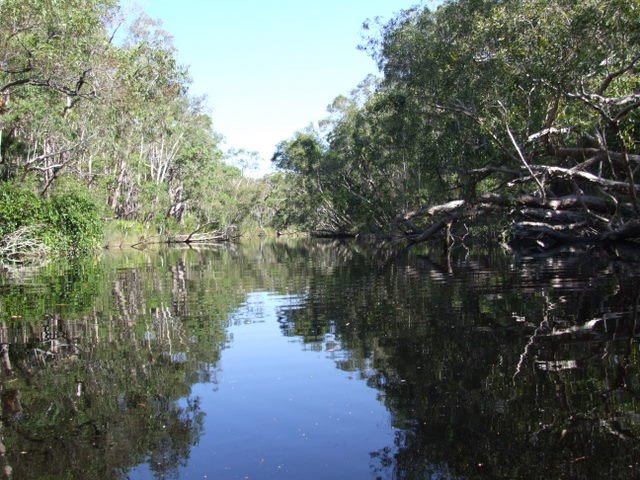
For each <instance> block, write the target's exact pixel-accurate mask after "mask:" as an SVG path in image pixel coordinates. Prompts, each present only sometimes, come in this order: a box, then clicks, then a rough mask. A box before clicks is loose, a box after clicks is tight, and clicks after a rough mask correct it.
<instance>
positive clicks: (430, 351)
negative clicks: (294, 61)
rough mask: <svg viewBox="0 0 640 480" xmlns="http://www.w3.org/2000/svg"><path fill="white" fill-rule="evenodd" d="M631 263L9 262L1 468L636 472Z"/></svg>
mask: <svg viewBox="0 0 640 480" xmlns="http://www.w3.org/2000/svg"><path fill="white" fill-rule="evenodd" d="M633 255H634V254H633V253H632V254H631V255H627V254H625V255H624V256H622V257H619V258H618V259H616V260H612V259H611V256H610V255H604V254H602V252H599V251H595V250H594V251H591V252H588V253H587V254H586V255H584V254H580V255H575V254H574V255H567V254H560V255H558V256H554V257H549V258H538V259H532V258H514V257H513V256H511V255H508V254H506V253H505V252H501V251H478V252H464V251H462V252H456V253H455V254H454V255H452V256H450V257H448V258H446V257H445V258H443V257H441V256H440V255H438V254H429V252H427V251H413V252H411V253H409V254H407V253H406V252H405V253H398V252H392V251H388V250H384V251H373V250H372V249H370V248H368V247H366V246H365V245H363V244H357V243H342V242H316V241H296V242H270V241H266V242H249V243H246V244H242V245H228V246H226V245H225V246H220V247H217V248H213V249H208V250H177V249H166V250H161V251H154V252H136V251H126V252H105V253H104V254H103V255H102V256H101V257H100V258H98V259H84V260H75V261H70V262H68V263H66V264H52V265H50V266H48V267H46V268H44V269H41V270H38V271H32V272H28V271H27V272H25V271H5V272H4V273H2V274H0V342H2V345H3V350H2V353H1V354H0V360H2V362H1V363H2V374H1V375H2V376H1V383H0V385H1V386H0V397H1V405H2V425H1V426H0V440H1V441H2V444H1V445H0V467H1V468H4V470H0V472H4V475H5V478H9V477H10V478H15V479H17V478H30V479H31V478H69V479H75V478H78V479H80V478H82V479H86V478H95V479H112V478H114V479H119V478H122V479H125V478H129V479H132V480H133V479H155V478H180V479H182V478H184V479H205V478H206V479H245V478H250V479H271V478H274V479H301V478H304V479H316V478H317V479H326V478H345V479H360V478H362V479H369V478H371V479H376V478H380V479H391V478H396V479H423V478H424V479H460V478H470V479H471V478H474V479H475V478H478V479H479V478H482V479H485V478H487V479H488V478H634V477H638V476H640V351H639V348H638V338H639V335H640V323H638V307H639V302H640V282H639V280H640V264H639V263H637V261H633V260H634V258H633ZM0 475H1V473H0Z"/></svg>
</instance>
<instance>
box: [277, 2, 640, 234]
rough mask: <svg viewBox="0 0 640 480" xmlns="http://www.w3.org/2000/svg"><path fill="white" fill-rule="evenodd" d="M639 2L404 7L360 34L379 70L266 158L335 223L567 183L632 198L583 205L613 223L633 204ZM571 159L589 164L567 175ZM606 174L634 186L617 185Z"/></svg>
mask: <svg viewBox="0 0 640 480" xmlns="http://www.w3.org/2000/svg"><path fill="white" fill-rule="evenodd" d="M638 11H640V4H639V3H638V1H637V0H633V1H608V0H588V1H585V2H577V3H576V2H569V1H564V0H553V1H548V0H532V1H527V2H521V1H517V0H506V1H502V0H501V1H497V0H458V1H449V2H446V3H444V4H443V5H442V6H440V7H439V8H438V9H437V10H435V11H430V10H429V9H428V8H424V7H416V8H412V9H409V10H406V11H403V12H401V13H400V14H398V15H397V16H396V17H395V18H393V19H392V20H391V21H389V22H388V23H386V24H383V25H378V30H377V31H374V32H373V33H372V34H371V37H370V39H369V41H368V43H367V44H366V45H365V46H364V47H363V48H364V49H366V50H368V51H369V53H370V54H371V55H372V56H373V57H374V58H375V59H376V60H377V61H378V64H379V66H380V69H381V71H382V73H383V74H384V77H383V78H382V79H381V80H380V82H378V83H375V82H372V81H371V80H368V81H366V82H364V83H363V84H362V85H361V86H359V88H358V89H356V90H355V91H354V92H353V93H352V95H351V96H350V97H349V98H346V97H338V98H337V99H336V100H335V101H334V103H333V104H332V105H331V106H330V107H329V113H330V114H331V115H330V117H329V118H328V119H327V120H326V121H324V122H322V127H323V129H324V130H323V131H322V132H299V133H297V134H296V135H295V136H294V137H293V138H292V139H290V140H288V141H286V142H283V143H282V144H281V145H280V147H279V149H278V151H277V152H276V155H275V156H274V162H275V164H276V166H278V167H280V168H282V169H285V170H287V171H289V172H293V173H295V174H296V175H298V176H300V177H301V180H299V184H300V185H301V186H302V188H303V191H304V193H305V195H306V197H307V201H308V202H309V203H310V204H311V205H313V207H312V210H313V211H317V212H319V215H320V218H318V219H315V220H314V222H313V223H314V224H315V225H316V226H321V225H322V224H324V225H325V226H326V228H328V229H330V230H334V231H340V230H352V231H363V230H364V231H372V230H373V231H381V230H382V231H384V230H388V229H395V228H402V229H409V231H416V230H418V231H419V229H418V227H417V226H416V225H415V224H402V225H397V224H395V221H396V219H397V218H398V216H400V217H402V218H406V217H410V216H411V212H412V211H415V210H416V209H417V208H418V207H421V206H423V205H425V204H426V205H427V206H428V205H430V204H437V203H438V202H440V203H443V202H447V201H449V200H453V199H461V200H465V201H470V202H473V201H474V200H475V199H476V198H477V197H478V196H479V195H481V194H483V193H499V194H501V195H518V194H531V195H536V196H538V197H542V198H546V197H549V198H554V197H560V196H562V195H567V194H569V193H572V194H573V193H575V192H578V194H580V195H582V194H586V195H597V196H598V198H599V200H600V201H602V202H610V201H611V199H612V198H614V203H615V204H616V205H619V206H622V205H626V207H625V208H627V212H631V211H633V212H635V213H633V214H632V215H629V214H628V213H626V214H625V213H624V212H623V210H624V208H623V209H619V210H618V211H617V212H616V213H615V214H613V215H610V216H609V217H600V219H596V218H595V217H594V216H593V215H592V212H590V211H589V210H588V209H583V211H582V212H581V215H583V216H585V218H586V219H587V220H588V222H587V221H585V222H584V224H585V225H589V227H590V228H594V229H596V230H600V231H607V230H609V229H611V228H615V226H616V225H619V224H624V223H626V222H628V221H630V220H633V219H634V218H636V217H637V212H638V211H639V208H638V201H637V191H638V187H637V186H635V187H634V186H632V185H633V184H634V182H635V180H634V177H635V173H634V171H635V168H636V167H637V164H638V158H640V157H638V154H639V153H640V149H639V145H640V141H639V140H638V132H639V129H638V122H639V121H640V115H639V113H638V112H639V111H640V108H639V107H640V99H639V98H638V94H637V85H638V81H639V78H640V77H639V76H638V75H639V72H638V65H639V62H640V40H639V39H640V37H639V35H640V22H639V21H638V18H639V17H638ZM366 26H367V28H372V27H373V25H372V24H367V25H366ZM553 167H559V168H562V169H564V170H562V172H566V171H567V170H571V169H574V170H571V172H570V173H569V174H566V173H562V174H560V173H558V172H560V171H553V170H552V169H551V170H550V168H553ZM578 170H579V171H580V172H584V173H585V175H583V176H581V177H580V178H578V179H575V178H573V177H572V178H568V177H571V176H572V175H574V174H575V172H576V171H578ZM549 172H551V173H549ZM552 174H553V175H552ZM590 175H591V176H590ZM593 175H595V176H596V177H599V178H598V179H596V180H594V177H593ZM534 180H535V181H534ZM609 180H611V181H619V182H622V183H623V184H624V183H626V184H628V185H630V187H629V189H628V191H627V192H624V191H623V188H622V187H621V188H619V189H618V190H617V191H612V189H611V188H609V187H610V185H611V184H610V183H607V182H608V181H609ZM603 185H604V189H606V190H607V191H606V192H604V191H602V190H603V188H602V187H603Z"/></svg>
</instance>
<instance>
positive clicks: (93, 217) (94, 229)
mask: <svg viewBox="0 0 640 480" xmlns="http://www.w3.org/2000/svg"><path fill="white" fill-rule="evenodd" d="M47 207H48V208H47V220H48V221H47V223H48V224H49V225H50V226H51V227H52V228H53V230H54V231H55V232H57V233H58V234H60V235H61V236H62V239H63V242H64V245H63V249H64V250H67V251H71V252H73V253H81V252H88V251H90V250H92V249H94V248H95V247H97V246H98V245H99V243H100V240H102V231H103V224H102V220H101V218H100V212H99V210H98V207H97V206H96V205H95V203H93V202H92V201H91V199H90V198H89V197H88V196H87V195H83V194H81V193H78V192H64V193H58V194H56V195H55V196H53V198H52V199H51V200H50V201H49V202H48V205H47Z"/></svg>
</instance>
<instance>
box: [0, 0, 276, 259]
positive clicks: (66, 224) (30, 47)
mask: <svg viewBox="0 0 640 480" xmlns="http://www.w3.org/2000/svg"><path fill="white" fill-rule="evenodd" d="M0 18H2V19H3V21H2V27H1V28H0V92H1V96H0V133H1V136H0V138H1V149H0V153H1V156H0V187H1V188H0V236H4V241H3V242H2V244H1V245H0V250H3V252H4V254H5V256H10V255H11V254H13V253H15V254H16V255H17V254H18V253H20V252H25V251H30V252H31V253H35V254H41V253H46V251H47V250H69V249H76V250H78V249H80V250H83V249H84V250H86V249H88V248H92V247H94V246H98V245H100V244H101V242H103V241H105V242H108V241H109V238H106V239H104V238H103V235H105V234H106V235H107V237H114V239H115V240H114V241H122V240H123V239H128V240H129V241H130V242H134V241H138V240H139V239H140V237H149V236H153V235H157V234H162V233H165V232H173V231H180V230H185V231H193V230H194V229H196V228H198V227H199V226H200V228H202V227H203V226H205V225H208V226H209V227H210V228H224V227H226V226H228V225H232V224H239V223H242V222H246V221H248V220H252V221H253V223H254V224H260V223H263V220H262V217H261V216H260V215H262V212H260V211H259V208H257V207H256V205H258V204H260V203H261V200H262V197H264V193H263V192H262V190H261V189H262V188H263V185H265V184H266V183H265V182H262V183H259V182H254V181H251V180H250V179H247V178H244V177H243V176H242V174H241V171H240V170H239V169H238V168H234V167H230V166H228V165H227V164H225V163H224V161H223V160H224V158H223V153H222V151H221V149H220V146H219V145H220V138H219V136H218V135H217V134H216V133H215V132H214V130H213V128H212V119H211V118H210V116H209V114H208V113H207V111H206V108H205V105H204V102H205V101H204V99H202V98H195V97H194V96H192V95H190V94H189V84H190V78H189V72H188V70H187V68H186V67H184V66H182V65H180V64H179V63H178V61H177V59H176V52H175V49H174V47H173V46H172V42H171V36H170V35H169V34H168V33H167V32H165V31H163V30H162V29H161V28H160V25H159V23H158V22H156V21H153V20H151V19H150V18H148V17H146V16H144V15H143V16H140V17H139V18H137V19H135V20H131V19H126V18H123V16H122V14H121V13H120V7H119V5H118V2H117V0H89V1H85V0H64V1H49V0H27V1H23V0H3V1H2V2H0ZM256 215H258V217H256ZM105 225H106V230H107V231H106V232H103V230H104V227H105Z"/></svg>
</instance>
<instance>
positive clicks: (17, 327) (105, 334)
mask: <svg viewBox="0 0 640 480" xmlns="http://www.w3.org/2000/svg"><path fill="white" fill-rule="evenodd" d="M193 255H195V253H194V252H191V253H190V252H165V253H161V254H150V255H143V254H137V253H136V254H134V253H129V254H123V255H120V256H116V257H113V258H107V259H105V262H104V263H92V262H87V263H83V264H81V265H73V266H71V267H70V268H69V269H68V270H63V271H62V272H60V271H58V272H56V273H54V272H53V271H43V272H42V273H41V276H40V277H34V282H38V283H39V284H41V285H42V287H39V288H38V289H37V292H34V289H33V288H31V287H30V286H29V285H26V286H25V285H21V284H13V285H12V284H11V283H10V282H7V284H6V287H5V288H6V289H7V290H8V292H7V295H3V296H2V298H1V299H0V305H1V306H2V307H3V309H10V310H11V311H14V312H19V313H20V314H19V315H14V318H13V321H11V322H9V321H6V320H5V321H4V323H3V324H2V325H1V327H2V328H0V343H1V344H2V348H1V349H0V350H1V351H0V360H2V366H3V376H2V384H1V386H0V390H1V391H0V398H1V399H2V420H3V426H2V427H1V428H2V432H1V435H2V439H3V442H4V445H5V446H6V448H7V451H6V455H5V456H3V457H2V458H3V459H4V461H5V462H6V465H7V466H10V467H11V468H12V470H13V474H14V476H15V478H96V479H97V478H119V477H121V476H124V473H125V472H126V471H127V470H128V469H129V468H130V467H131V466H133V465H136V464H138V463H140V462H142V461H144V460H145V459H148V461H149V464H150V468H151V469H152V471H154V473H155V474H156V476H157V477H159V478H167V477H168V476H171V475H172V472H175V471H177V470H176V469H177V468H178V466H179V465H180V464H181V463H183V462H184V461H185V460H186V459H187V458H188V455H189V449H190V447H191V445H193V444H194V443H195V442H196V441H197V439H198V437H199V435H200V431H201V425H202V413H201V412H200V407H199V401H198V399H197V398H191V397H190V390H191V385H192V384H193V383H194V382H196V381H215V374H216V370H215V368H216V367H215V364H216V361H217V360H218V358H219V355H220V349H221V347H222V346H223V345H224V342H225V336H224V331H225V330H224V319H225V316H224V315H220V316H218V315H215V312H228V311H229V309H231V308H233V307H234V306H235V305H237V304H238V303H239V301H240V300H241V298H242V292H241V291H238V292H236V290H235V285H234V284H233V282H231V283H230V284H227V285H226V288H215V289H214V288H213V286H212V282H213V281H214V280H213V277H214V275H212V270H213V269H214V266H213V265H212V263H211V262H204V263H198V262H197V260H198V258H189V257H190V256H193ZM194 260H196V262H195V263H194ZM215 268H216V269H217V268H218V266H216V267H215ZM79 272H81V273H79ZM218 274H219V272H218ZM84 280H87V281H88V282H85V281H84ZM236 280H237V278H236ZM212 291H216V292H219V294H218V295H216V296H215V297H213V298H211V297H212V294H211V292H212ZM21 296H22V299H23V300H22V301H23V304H21V302H20V298H21ZM204 297H207V302H206V303H204V304H201V303H199V302H197V301H192V300H193V299H194V298H195V299H197V298H204ZM70 300H73V301H72V302H70ZM26 302H33V303H31V304H27V303H26ZM5 311H6V310H5ZM212 312H213V313H212ZM2 318H3V319H4V318H6V317H4V316H3V317H2ZM180 398H186V400H185V402H186V403H184V404H183V403H182V402H181V403H180V404H179V403H177V402H176V401H177V400H178V399H180Z"/></svg>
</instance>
